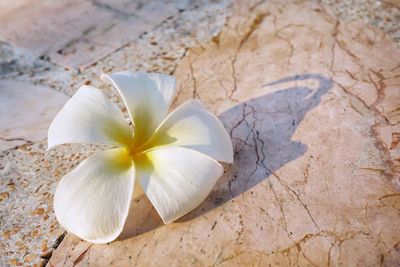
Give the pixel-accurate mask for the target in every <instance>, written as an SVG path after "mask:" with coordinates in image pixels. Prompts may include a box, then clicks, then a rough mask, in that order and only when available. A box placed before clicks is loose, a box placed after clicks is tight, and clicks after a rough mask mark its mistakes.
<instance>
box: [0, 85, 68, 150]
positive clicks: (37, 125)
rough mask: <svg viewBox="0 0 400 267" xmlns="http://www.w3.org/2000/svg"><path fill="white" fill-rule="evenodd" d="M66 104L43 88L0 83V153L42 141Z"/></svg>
mask: <svg viewBox="0 0 400 267" xmlns="http://www.w3.org/2000/svg"><path fill="white" fill-rule="evenodd" d="M67 100H68V97H67V96H65V95H63V94H62V93H59V92H57V91H54V90H52V89H50V88H47V87H43V86H35V85H32V84H29V83H23V82H16V81H0V151H1V150H5V149H9V148H12V147H15V146H17V145H22V144H27V143H32V142H37V141H40V140H43V139H45V138H46V137H47V129H48V127H49V125H50V123H51V121H52V120H53V118H54V116H55V115H56V114H57V112H58V111H60V110H61V108H62V107H63V105H64V104H65V102H66V101H67Z"/></svg>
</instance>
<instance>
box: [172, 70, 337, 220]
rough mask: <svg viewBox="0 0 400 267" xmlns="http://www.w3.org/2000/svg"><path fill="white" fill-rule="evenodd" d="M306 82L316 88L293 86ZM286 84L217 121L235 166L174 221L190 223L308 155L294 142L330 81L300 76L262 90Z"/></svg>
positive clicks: (300, 144)
mask: <svg viewBox="0 0 400 267" xmlns="http://www.w3.org/2000/svg"><path fill="white" fill-rule="evenodd" d="M304 80H310V81H314V82H317V83H318V87H317V88H314V89H313V88H310V87H308V86H297V81H304ZM286 83H289V84H293V83H294V84H295V86H293V87H289V88H285V89H282V90H279V91H275V92H273V93H270V94H266V95H263V96H260V97H257V98H254V99H251V100H249V101H246V102H242V103H240V104H238V105H237V106H235V107H233V108H231V109H229V110H227V111H225V112H224V113H222V114H221V115H220V116H219V118H220V120H221V121H222V122H223V124H224V125H225V127H226V128H227V129H228V132H229V133H230V136H231V139H232V143H233V147H234V162H233V164H232V165H230V166H226V167H225V170H226V171H225V173H224V175H223V176H222V177H221V178H220V179H219V180H218V182H217V184H216V185H215V187H214V189H213V191H212V192H211V193H210V194H209V196H208V197H207V199H206V200H205V201H204V202H203V203H202V204H201V205H200V206H199V207H198V208H196V209H195V210H193V211H192V212H190V213H188V214H187V215H185V216H184V217H182V218H181V219H179V220H178V221H177V222H185V221H190V220H192V219H194V218H196V217H198V216H201V215H203V214H205V213H206V212H208V211H210V210H212V209H214V208H216V207H218V206H220V205H222V204H223V203H225V202H227V201H229V200H231V199H232V198H234V197H236V196H238V195H240V194H241V193H243V192H246V191H247V190H249V189H251V188H252V187H254V186H256V185H257V184H258V183H260V182H262V181H263V180H265V179H267V178H268V177H269V176H270V175H271V174H272V173H274V172H275V171H276V170H278V169H279V168H281V167H282V166H284V165H285V164H287V163H288V162H291V161H293V160H295V159H297V158H299V157H300V156H302V155H303V154H304V153H305V152H306V151H307V145H306V144H303V143H301V142H297V141H292V137H293V135H294V133H295V132H296V129H297V127H298V126H299V125H300V123H301V121H302V120H303V118H304V116H305V115H306V114H307V113H308V112H309V111H310V110H312V109H313V108H314V107H316V106H317V105H318V104H319V103H320V102H321V97H322V96H323V95H324V94H326V93H327V92H328V91H329V90H330V89H331V88H332V86H333V82H332V80H331V79H329V78H326V77H324V76H322V75H319V74H304V75H296V76H291V77H287V78H284V79H281V80H278V81H276V82H273V83H269V84H265V85H263V87H264V86H277V85H280V84H286Z"/></svg>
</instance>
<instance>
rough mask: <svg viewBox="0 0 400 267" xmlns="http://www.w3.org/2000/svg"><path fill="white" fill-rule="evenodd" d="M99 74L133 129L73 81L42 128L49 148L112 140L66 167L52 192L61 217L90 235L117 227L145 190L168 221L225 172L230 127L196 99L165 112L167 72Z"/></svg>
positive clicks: (108, 237)
mask: <svg viewBox="0 0 400 267" xmlns="http://www.w3.org/2000/svg"><path fill="white" fill-rule="evenodd" d="M102 78H103V80H105V81H108V82H110V83H112V84H113V85H114V87H115V88H116V89H117V90H118V92H119V94H120V95H121V97H122V99H123V101H124V103H125V105H126V107H127V109H128V112H129V115H130V117H131V120H132V122H133V125H134V133H131V130H130V128H129V126H128V123H127V121H126V120H125V119H124V116H123V114H122V112H121V110H120V109H119V108H118V107H117V105H116V104H115V103H113V102H112V101H110V100H109V99H108V98H107V97H106V96H105V95H104V94H103V93H102V92H101V91H100V90H98V89H96V88H93V87H90V86H82V87H81V88H79V90H78V91H77V92H76V93H75V95H74V96H73V97H72V98H71V99H70V100H69V101H68V102H67V103H66V104H65V106H64V107H63V109H62V110H61V111H60V112H59V113H58V115H57V116H56V118H55V119H54V121H53V122H52V124H51V125H50V128H49V132H48V148H49V149H50V148H52V147H54V146H56V145H61V144H66V143H91V144H111V145H113V146H115V148H113V149H110V150H106V151H102V152H98V153H96V154H94V155H93V156H90V157H88V158H87V159H86V160H84V161H83V162H82V163H81V164H79V166H78V167H76V168H75V169H74V170H73V171H71V172H70V173H68V174H67V175H65V176H64V177H63V178H62V179H61V181H60V183H59V185H58V187H57V189H56V192H55V196H54V209H55V214H56V217H57V219H58V221H59V222H60V224H61V225H62V226H63V227H64V228H66V229H67V230H68V231H70V232H72V233H74V234H75V235H77V236H79V237H80V238H82V239H84V240H87V241H89V242H93V243H107V242H110V241H112V240H114V239H115V238H117V237H118V235H119V234H120V233H121V232H122V229H123V227H124V224H125V220H126V218H127V215H128V211H129V206H130V203H131V199H132V197H133V194H134V191H138V190H140V189H141V190H143V191H144V192H145V193H146V194H147V196H148V198H149V199H150V201H151V203H152V204H153V205H154V207H155V208H156V210H157V211H158V213H159V215H160V216H161V218H162V219H163V221H164V222H165V223H170V222H172V221H174V220H176V219H178V218H180V217H181V216H183V215H185V214H186V213H188V212H190V211H191V210H193V209H194V208H196V207H197V206H198V205H199V204H200V203H201V202H202V201H203V200H204V199H205V198H206V197H207V195H208V194H209V193H210V191H211V189H212V188H213V186H214V185H215V183H216V181H217V180H218V178H219V177H220V176H221V175H222V173H223V167H222V166H221V165H220V164H219V163H218V162H217V161H223V162H228V163H232V161H233V151H232V143H231V140H230V138H229V135H228V133H227V132H226V130H225V128H224V126H223V125H222V123H221V122H220V121H219V120H218V119H217V117H215V116H214V115H213V114H211V113H210V112H208V111H207V110H206V109H205V108H204V107H203V106H202V105H201V104H200V102H198V101H194V100H191V101H188V102H185V103H184V104H182V105H181V106H179V107H178V108H176V109H175V110H174V111H173V112H172V113H170V114H169V115H168V116H167V113H168V109H169V106H170V104H171V101H172V99H173V97H174V94H175V79H174V78H173V77H171V76H168V75H163V74H146V73H140V72H136V73H132V72H118V73H113V74H111V75H103V76H102ZM138 187H141V188H138ZM137 216H141V214H137Z"/></svg>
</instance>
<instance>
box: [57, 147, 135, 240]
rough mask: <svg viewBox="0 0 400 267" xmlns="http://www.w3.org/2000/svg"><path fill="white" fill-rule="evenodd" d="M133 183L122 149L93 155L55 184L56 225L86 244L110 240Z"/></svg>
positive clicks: (115, 233)
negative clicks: (58, 224) (59, 225)
mask: <svg viewBox="0 0 400 267" xmlns="http://www.w3.org/2000/svg"><path fill="white" fill-rule="evenodd" d="M134 180H135V179H134V167H133V164H132V160H131V157H130V156H129V154H128V152H127V150H126V149H125V148H115V149H112V150H106V151H102V152H99V153H97V154H94V155H93V156H91V157H89V158H87V159H86V160H84V161H83V162H82V163H81V164H80V165H79V166H78V167H77V168H76V169H74V170H73V171H71V172H70V173H68V174H67V175H65V176H64V177H63V178H62V179H61V181H60V183H59V184H58V186H57V189H56V192H55V195H54V210H55V214H56V217H57V219H58V221H59V222H60V224H61V225H62V226H63V227H64V228H66V229H67V230H68V231H69V232H71V233H73V234H75V235H77V236H79V237H80V238H82V239H84V240H86V241H89V242H93V243H107V242H110V241H112V240H114V239H115V238H117V237H118V235H119V234H120V233H121V231H122V229H123V226H124V223H125V220H126V217H127V215H128V211H129V205H130V202H131V198H132V193H133V189H134Z"/></svg>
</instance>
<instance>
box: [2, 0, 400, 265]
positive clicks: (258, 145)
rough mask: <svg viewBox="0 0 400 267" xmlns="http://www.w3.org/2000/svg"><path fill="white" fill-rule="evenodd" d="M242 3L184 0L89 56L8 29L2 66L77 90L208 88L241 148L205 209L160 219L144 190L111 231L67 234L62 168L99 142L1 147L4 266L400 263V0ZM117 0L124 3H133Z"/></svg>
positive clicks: (205, 96) (185, 93) (9, 73)
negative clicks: (146, 77)
mask: <svg viewBox="0 0 400 267" xmlns="http://www.w3.org/2000/svg"><path fill="white" fill-rule="evenodd" d="M29 1H30V0H18V1H13V2H12V5H11V6H10V5H9V4H10V2H8V4H7V8H18V6H19V5H23V4H24V3H28V2H29ZM72 2H73V1H72ZM83 2H86V1H83ZM96 2H97V3H96V5H98V4H104V3H103V1H96ZM243 2H244V1H236V2H234V3H233V2H231V1H228V0H226V1H206V0H204V1H182V3H183V4H184V5H186V6H185V8H180V7H178V9H179V13H175V15H174V16H172V17H169V18H166V19H165V20H163V22H162V23H161V24H160V25H159V26H156V27H154V28H151V29H150V28H149V30H148V31H147V33H144V34H141V35H139V37H138V38H133V39H131V40H132V41H129V43H127V44H126V45H122V43H123V42H120V43H118V40H115V42H114V43H113V44H115V47H116V49H117V50H115V51H114V52H112V53H111V54H109V55H108V56H105V57H103V56H101V57H100V56H99V54H95V53H94V54H90V53H89V54H88V55H85V57H92V56H93V55H94V56H95V57H92V58H93V62H95V63H94V64H92V65H90V64H89V65H86V64H83V65H80V66H85V67H83V68H79V69H77V68H70V69H64V68H63V67H62V66H60V64H61V65H62V64H64V63H62V62H61V61H57V60H55V59H56V57H48V56H44V57H39V56H38V55H37V52H36V51H37V50H36V48H35V47H36V44H35V45H33V44H34V43H32V46H30V45H29V44H28V45H27V47H26V48H25V49H20V48H18V47H15V46H12V45H10V44H9V43H13V40H12V39H10V40H7V39H5V40H3V41H6V42H0V79H7V80H14V81H22V82H26V83H29V84H35V85H38V86H44V87H47V88H51V89H54V90H56V91H61V92H63V93H64V94H67V95H72V94H73V93H74V92H75V91H76V90H77V89H78V87H79V86H80V85H82V84H91V85H93V86H96V87H99V88H100V89H101V90H103V91H104V92H105V93H106V94H108V95H109V96H110V97H111V98H112V99H113V100H115V101H116V102H117V103H119V104H120V103H121V100H120V98H119V97H118V96H117V94H116V93H115V92H114V91H113V90H112V89H111V87H110V86H107V85H105V84H103V83H102V82H101V81H100V80H99V75H100V74H101V73H102V72H110V71H118V70H127V69H129V70H141V71H157V72H164V73H170V74H173V75H175V76H176V77H177V79H178V82H179V94H178V96H177V98H176V100H175V102H174V106H176V105H178V104H179V103H182V102H183V101H185V100H187V99H190V98H198V99H200V100H202V102H203V103H204V104H205V105H206V106H207V107H208V108H209V109H210V110H212V111H213V112H215V113H217V114H219V116H220V118H221V120H222V121H223V122H224V124H225V125H226V127H227V128H228V130H229V132H230V134H231V136H232V138H233V141H234V145H235V151H236V155H235V163H234V164H233V165H231V166H229V165H226V166H225V170H226V173H225V175H224V176H223V177H222V178H221V179H220V181H219V182H218V184H217V186H216V187H215V189H214V190H213V192H212V193H211V194H210V196H209V198H208V199H207V201H206V202H204V203H203V204H202V205H201V206H200V207H199V208H198V209H196V210H195V211H193V212H192V213H190V214H188V215H187V216H185V217H184V218H182V219H181V220H179V221H178V222H176V223H174V224H171V225H168V226H164V225H163V224H162V223H161V221H160V218H159V216H158V215H157V213H156V211H155V210H154V209H153V208H152V206H151V205H150V204H149V202H148V200H147V199H146V198H145V197H143V196H142V197H140V198H138V199H136V200H135V201H134V202H133V203H132V207H131V208H132V210H135V211H137V212H140V213H141V214H143V215H144V216H140V217H139V216H133V215H131V216H130V217H129V220H128V222H129V223H128V224H127V227H126V228H125V230H124V232H123V234H122V235H121V236H120V239H119V241H116V242H113V243H110V244H109V245H91V244H89V243H86V242H82V241H81V240H79V239H77V238H76V237H74V236H72V235H69V234H67V235H66V236H65V238H64V234H65V232H64V231H63V229H62V228H61V227H60V226H59V225H58V223H57V221H56V220H55V217H54V213H53V208H52V199H53V193H54V190H55V186H56V185H57V183H58V181H59V179H61V177H62V176H63V175H64V174H66V173H67V172H69V171H70V170H71V169H72V168H74V166H76V165H77V164H78V163H79V162H80V161H82V160H83V159H84V158H85V157H87V156H88V155H90V154H92V153H93V152H94V151H98V150H100V149H101V148H98V147H91V146H63V147H59V148H57V149H55V150H53V151H51V152H45V149H46V146H47V144H46V141H39V142H34V143H33V144H25V145H21V146H19V147H17V148H14V149H8V150H5V151H3V152H0V202H1V209H0V229H1V231H0V254H1V255H2V256H1V257H0V265H2V266H9V265H11V266H15V265H17V266H21V265H25V266H29V265H33V266H41V265H44V264H46V263H47V262H48V261H49V260H50V261H49V263H48V265H49V266H54V265H55V266H58V265H66V266H72V265H78V266H87V265H95V266H96V265H100V266H109V265H112V264H113V265H117V266H125V265H132V264H136V265H140V266H154V265H160V266H165V265H172V266H187V265H189V264H190V265H194V266H204V265H206V266H208V265H231V266H248V265H255V266H257V265H258V266H265V265H268V264H271V265H278V264H280V265H283V266H297V265H302V266H308V265H310V266H311V265H318V266H328V265H330V266H340V265H342V266H354V265H357V264H358V265H362V266H374V265H379V264H382V265H386V266H393V265H399V258H400V256H399V241H400V238H399V227H398V226H397V225H396V222H397V221H399V218H398V217H399V216H400V215H399V212H398V210H399V201H400V200H399V194H398V191H397V190H398V183H397V181H398V177H399V161H398V158H399V157H400V152H399V145H398V144H399V140H400V139H399V134H398V133H399V131H400V129H399V126H398V123H399V118H398V116H399V113H398V103H399V102H400V101H399V99H398V97H399V94H398V93H397V92H398V89H397V91H396V88H398V86H399V81H398V79H399V71H400V70H399V63H400V62H398V60H397V61H396V58H399V56H398V55H399V50H398V47H399V46H398V41H399V38H398V36H399V35H398V33H399V27H398V26H397V25H399V20H400V15H399V14H400V13H399V8H398V5H396V1H391V0H390V1H389V0H385V1H370V0H365V1H360V0H345V1H330V0H322V1H321V2H304V1H296V3H291V4H281V3H270V4H266V3H265V2H266V1H251V2H248V3H243ZM3 3H6V2H2V3H0V7H1V4H3ZM63 3H65V1H64V2H63ZM113 3H115V4H113V7H114V9H115V10H113V11H112V12H113V14H116V12H119V11H120V10H122V9H121V6H122V7H125V6H126V2H125V1H117V2H113ZM166 3H167V4H168V2H166ZM96 8H97V7H96ZM0 10H3V9H2V8H0ZM103 11H105V10H103ZM127 11H128V12H130V11H129V10H127ZM107 12H108V11H107ZM110 12H111V11H110ZM0 13H1V11H0ZM34 15H35V14H32V16H34ZM0 16H2V15H1V14H0ZM116 16H117V15H116ZM118 16H119V15H118ZM94 18H96V16H95V17H94ZM108 18H109V19H110V18H114V17H112V16H111V17H110V16H109V17H108ZM46 19H47V18H46ZM22 21H23V20H22ZM115 21H116V22H118V23H120V21H121V17H117V18H115ZM87 23H89V24H90V21H89V22H87ZM104 23H106V24H107V23H109V21H107V22H104ZM118 23H117V24H118ZM17 24H18V23H17ZM121 25H124V24H123V23H122V24H121ZM154 25H155V24H154ZM117 26H118V25H117ZM80 29H81V28H79V27H78V28H77V30H79V31H81V30H80ZM379 29H380V30H379ZM14 31H18V28H14ZM79 31H78V32H79ZM69 36H73V34H70V35H69ZM107 38H109V36H108V37H107ZM393 40H394V41H395V42H393ZM7 42H9V43H7ZM396 42H397V48H396ZM119 45H122V46H120V47H118V46H119ZM77 47H78V48H85V46H84V45H82V43H81V42H77ZM100 47H101V46H100ZM71 58H73V57H71ZM75 60H78V61H79V58H77V57H75ZM60 62H61V63H60ZM64 62H66V61H64ZM78 65H79V64H78ZM63 238H64V239H63ZM61 240H63V241H62V242H61ZM60 242H61V245H60ZM55 249H56V250H55ZM54 250H55V251H54ZM155 255H156V256H157V257H156V256H155ZM176 255H179V257H177V256H176Z"/></svg>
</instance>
